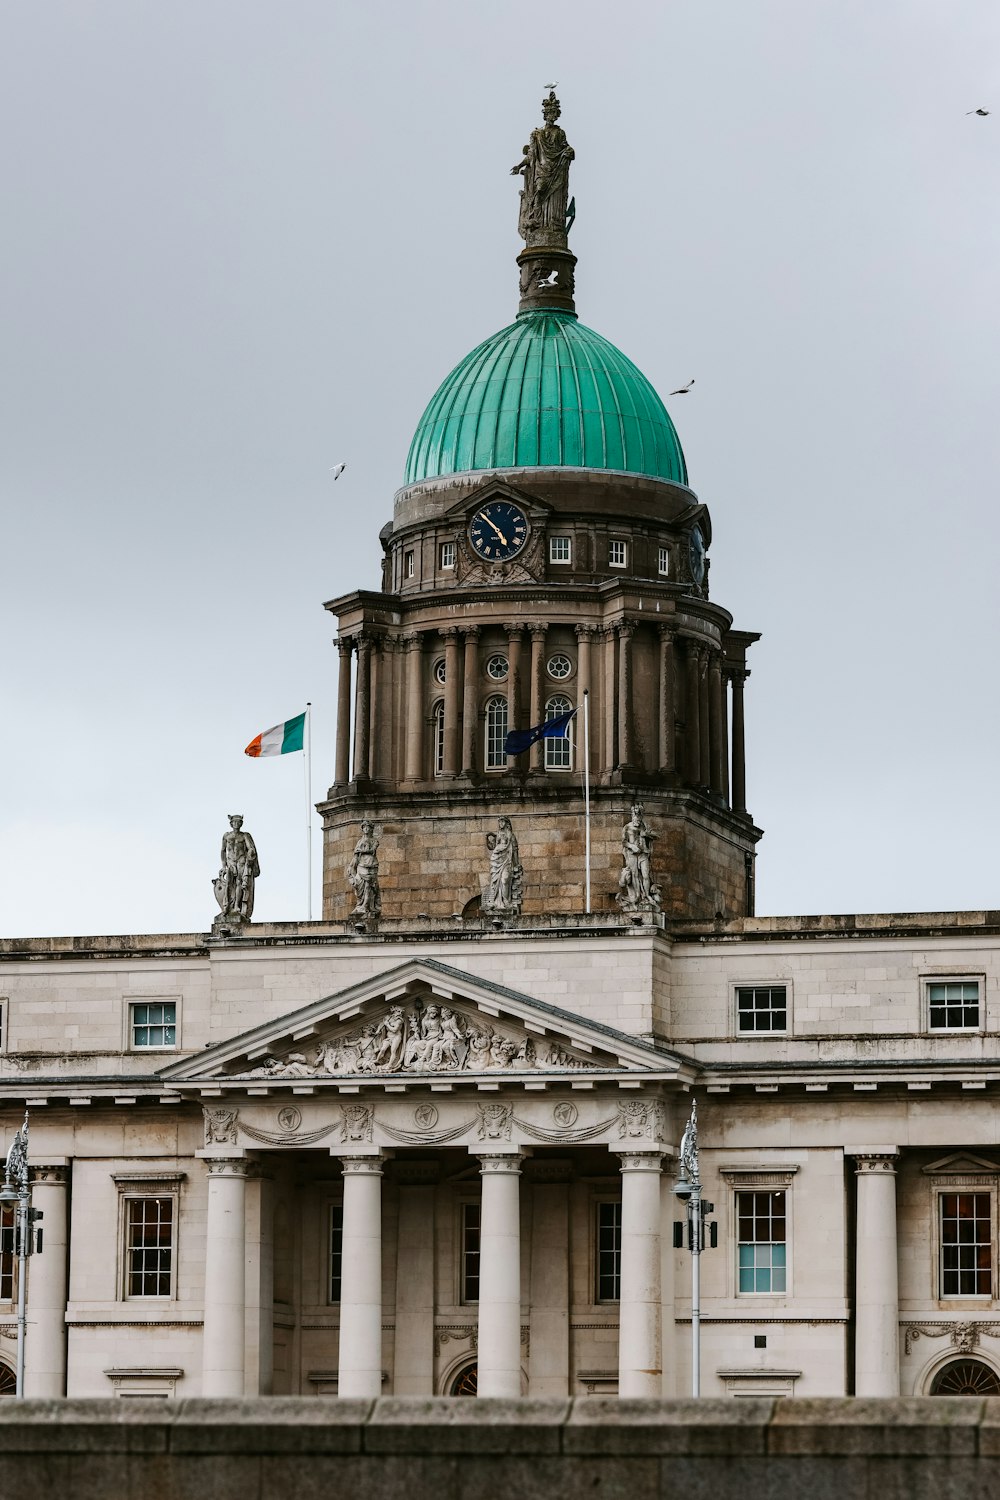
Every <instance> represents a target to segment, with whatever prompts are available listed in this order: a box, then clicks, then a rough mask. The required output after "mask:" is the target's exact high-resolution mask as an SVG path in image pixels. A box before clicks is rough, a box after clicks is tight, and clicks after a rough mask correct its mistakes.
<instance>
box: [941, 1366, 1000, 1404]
mask: <svg viewBox="0 0 1000 1500" xmlns="http://www.w3.org/2000/svg"><path fill="white" fill-rule="evenodd" d="M931 1395H932V1396H996V1395H1000V1380H998V1379H997V1377H996V1375H995V1373H994V1372H993V1371H992V1370H991V1369H990V1367H989V1365H987V1364H984V1363H983V1361H982V1360H981V1359H956V1360H954V1361H953V1362H952V1363H951V1364H949V1365H945V1367H944V1369H943V1370H940V1371H939V1372H938V1374H937V1375H936V1376H935V1377H934V1384H933V1385H932V1386H931Z"/></svg>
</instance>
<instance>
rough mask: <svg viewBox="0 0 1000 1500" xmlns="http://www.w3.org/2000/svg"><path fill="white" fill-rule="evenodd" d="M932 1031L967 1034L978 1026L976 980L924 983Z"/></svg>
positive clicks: (928, 1017)
mask: <svg viewBox="0 0 1000 1500" xmlns="http://www.w3.org/2000/svg"><path fill="white" fill-rule="evenodd" d="M927 1025H928V1028H929V1030H931V1031H969V1030H974V1029H975V1028H976V1027H978V1025H979V980H978V979H947V980H927Z"/></svg>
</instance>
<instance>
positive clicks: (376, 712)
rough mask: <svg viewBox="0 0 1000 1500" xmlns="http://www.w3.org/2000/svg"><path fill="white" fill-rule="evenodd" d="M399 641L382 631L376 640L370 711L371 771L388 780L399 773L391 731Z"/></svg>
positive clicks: (376, 775)
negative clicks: (383, 633) (375, 668)
mask: <svg viewBox="0 0 1000 1500" xmlns="http://www.w3.org/2000/svg"><path fill="white" fill-rule="evenodd" d="M398 643H399V642H398V637H397V636H395V635H384V636H382V638H381V640H380V641H379V644H378V673H377V676H376V681H375V699H374V703H373V715H372V719H373V724H374V729H373V731H372V735H373V745H372V749H373V752H374V753H373V755H372V774H373V776H375V778H376V779H377V780H388V779H391V778H394V777H395V776H396V775H398V772H397V771H396V768H395V766H394V765H393V753H392V750H393V746H392V731H393V725H394V719H395V715H394V713H393V705H394V697H395V694H394V692H393V686H394V679H395V676H396V649H397V646H398Z"/></svg>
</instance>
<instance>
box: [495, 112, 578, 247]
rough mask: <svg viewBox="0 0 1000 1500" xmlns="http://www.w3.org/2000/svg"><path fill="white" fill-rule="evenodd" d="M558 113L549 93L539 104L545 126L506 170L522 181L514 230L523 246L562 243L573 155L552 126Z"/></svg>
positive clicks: (534, 133)
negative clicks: (519, 208) (518, 159)
mask: <svg viewBox="0 0 1000 1500" xmlns="http://www.w3.org/2000/svg"><path fill="white" fill-rule="evenodd" d="M561 113H562V110H561V109H560V107H559V100H558V99H557V98H556V96H555V92H554V91H553V92H551V93H550V94H549V96H548V98H547V99H543V100H542V117H543V119H544V120H545V124H544V125H542V126H540V127H539V128H538V129H536V130H533V131H532V132H531V139H530V140H529V141H528V144H527V145H526V146H525V147H524V148H523V156H522V159H521V161H519V162H518V163H517V165H516V166H515V167H511V169H510V174H511V176H512V177H518V176H520V177H523V178H524V187H523V188H522V189H521V211H520V215H519V216H518V222H517V228H518V233H519V234H520V236H521V238H522V239H523V240H524V242H525V244H527V245H546V244H553V243H560V244H565V242H566V208H567V203H568V199H569V166H570V162H571V161H572V160H573V158H574V156H575V155H576V153H575V151H574V150H573V147H572V146H571V145H570V144H569V141H568V140H567V139H566V132H565V131H564V130H563V128H562V126H560V125H557V124H556V121H557V120H558V118H559V116H560V114H561Z"/></svg>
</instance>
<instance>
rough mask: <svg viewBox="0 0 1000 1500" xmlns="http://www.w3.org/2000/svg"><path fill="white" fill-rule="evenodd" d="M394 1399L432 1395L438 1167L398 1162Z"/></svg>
mask: <svg viewBox="0 0 1000 1500" xmlns="http://www.w3.org/2000/svg"><path fill="white" fill-rule="evenodd" d="M395 1176H396V1181H397V1183H398V1190H399V1223H398V1228H397V1240H396V1344H395V1359H394V1364H393V1380H392V1389H393V1394H394V1395H396V1396H433V1394H434V1193H435V1184H436V1182H437V1179H438V1165H437V1162H433V1161H415V1162H407V1161H405V1160H403V1161H397V1162H396V1167H395Z"/></svg>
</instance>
